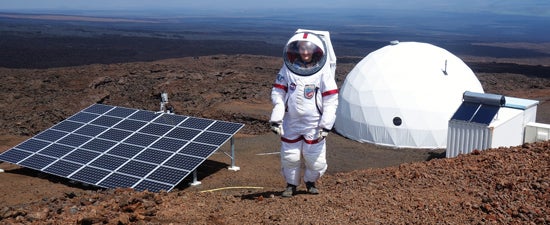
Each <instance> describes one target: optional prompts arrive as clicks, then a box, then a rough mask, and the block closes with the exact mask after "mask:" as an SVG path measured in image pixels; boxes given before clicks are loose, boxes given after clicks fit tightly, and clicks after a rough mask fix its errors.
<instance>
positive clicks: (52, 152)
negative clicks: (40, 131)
mask: <svg viewBox="0 0 550 225" xmlns="http://www.w3.org/2000/svg"><path fill="white" fill-rule="evenodd" d="M72 150H74V147H69V146H66V145H60V144H56V143H54V144H52V145H50V146H48V147H46V148H44V149H42V150H41V151H40V154H43V155H49V156H53V157H56V158H60V157H61V156H64V155H66V154H67V153H69V152H71V151H72Z"/></svg>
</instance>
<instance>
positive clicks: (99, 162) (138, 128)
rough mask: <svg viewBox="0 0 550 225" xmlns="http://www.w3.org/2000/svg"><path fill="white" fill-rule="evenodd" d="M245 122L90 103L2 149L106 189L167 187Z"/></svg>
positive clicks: (12, 158) (21, 161)
mask: <svg viewBox="0 0 550 225" xmlns="http://www.w3.org/2000/svg"><path fill="white" fill-rule="evenodd" d="M243 126H244V124H241V123H233V122H227V121H220V120H213V119H206V118H197V117H190V116H182V115H176V114H166V113H159V112H153V111H147V110H139V109H131V108H125V107H119V106H110V105H104V104H93V105H91V106H89V107H87V108H85V109H83V110H82V111H80V112H78V113H76V114H75V115H72V116H70V117H68V118H67V119H65V120H63V121H61V122H59V123H57V124H55V125H54V126H52V127H50V128H49V129H47V130H44V131H42V132H40V133H39V134H37V135H35V136H34V137H32V138H30V139H28V140H26V141H24V142H22V143H20V144H18V145H16V146H15V147H13V148H11V149H8V150H7V151H5V152H3V153H1V154H0V161H6V162H10V163H13V164H17V165H20V166H24V167H29V168H31V169H35V170H39V171H43V172H45V173H50V174H53V175H57V176H61V177H66V178H69V179H72V180H76V181H80V182H83V183H87V184H91V185H95V186H98V187H104V188H115V187H131V188H134V189H136V190H138V191H143V190H149V191H154V192H158V191H161V190H166V191H170V190H172V189H173V188H174V187H175V186H176V185H177V184H179V183H180V182H181V181H182V180H183V179H185V178H186V177H187V176H188V175H189V174H191V173H192V172H193V171H194V170H196V169H197V168H198V167H199V166H200V164H202V163H203V162H204V161H205V160H206V159H207V158H208V157H210V156H211V155H212V154H214V152H216V151H217V150H218V149H219V148H220V147H221V146H222V145H223V144H225V143H226V142H227V141H228V140H229V139H231V138H232V136H233V135H235V134H236V133H237V132H238V131H239V130H240V129H241V128H242V127H243Z"/></svg>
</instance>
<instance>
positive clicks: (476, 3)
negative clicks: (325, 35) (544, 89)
mask: <svg viewBox="0 0 550 225" xmlns="http://www.w3.org/2000/svg"><path fill="white" fill-rule="evenodd" d="M290 8H293V9H300V8H301V9H312V8H325V9H337V8H341V9H359V10H360V9H407V10H430V11H443V12H445V11H452V12H490V13H497V14H515V15H517V14H521V15H540V16H549V17H550V1H549V0H455V1H448V0H331V1H328V0H300V1H296V0H277V1H259V0H194V1H188V0H0V11H11V12H13V11H21V12H25V11H27V10H33V11H35V12H40V11H41V10H42V11H44V10H83V9H84V10H129V11H131V10H138V11H139V10H155V9H156V10H166V9H171V10H178V9H185V10H199V11H202V12H207V11H221V10H223V11H235V12H242V11H243V10H246V11H254V10H270V9H290Z"/></svg>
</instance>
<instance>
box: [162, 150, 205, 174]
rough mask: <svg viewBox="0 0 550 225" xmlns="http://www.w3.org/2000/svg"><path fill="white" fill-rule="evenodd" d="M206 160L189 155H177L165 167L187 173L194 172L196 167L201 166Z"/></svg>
mask: <svg viewBox="0 0 550 225" xmlns="http://www.w3.org/2000/svg"><path fill="white" fill-rule="evenodd" d="M203 161H204V159H202V158H197V157H193V156H188V155H182V154H176V155H174V156H172V158H170V159H169V160H168V161H167V162H166V163H164V165H166V166H170V167H174V168H179V169H183V170H187V171H193V170H194V169H195V167H196V166H198V165H200V164H201V163H202V162H203Z"/></svg>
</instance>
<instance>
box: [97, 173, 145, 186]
mask: <svg viewBox="0 0 550 225" xmlns="http://www.w3.org/2000/svg"><path fill="white" fill-rule="evenodd" d="M139 180H140V179H139V178H136V177H132V176H128V175H124V174H120V173H113V174H111V175H109V176H108V177H107V178H105V180H103V181H101V182H100V183H99V186H102V187H108V188H117V187H132V186H133V185H134V184H135V183H137V182H138V181H139Z"/></svg>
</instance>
